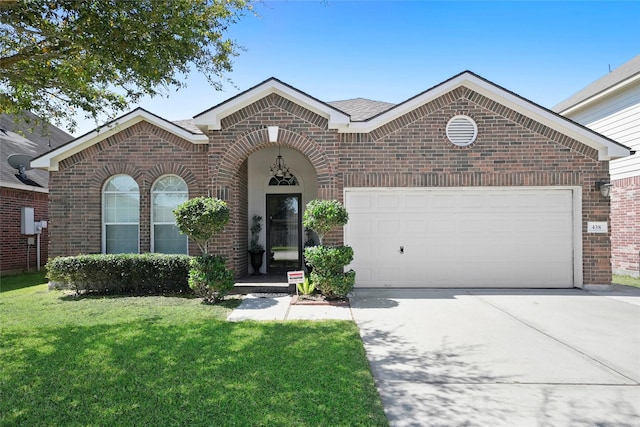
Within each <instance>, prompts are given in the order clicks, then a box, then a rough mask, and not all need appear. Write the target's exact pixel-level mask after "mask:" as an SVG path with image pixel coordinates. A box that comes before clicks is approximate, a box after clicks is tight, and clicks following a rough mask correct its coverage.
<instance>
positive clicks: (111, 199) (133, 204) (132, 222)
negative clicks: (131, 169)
mask: <svg viewBox="0 0 640 427" xmlns="http://www.w3.org/2000/svg"><path fill="white" fill-rule="evenodd" d="M139 221H140V191H139V189H138V184H137V183H136V181H135V180H134V179H133V178H131V177H130V176H128V175H116V176H114V177H112V178H110V179H109V180H108V181H107V183H106V184H105V186H104V189H103V190H102V252H103V253H107V254H117V253H138V252H139V251H140V249H139V248H140V246H139V244H138V241H139V228H140V223H139Z"/></svg>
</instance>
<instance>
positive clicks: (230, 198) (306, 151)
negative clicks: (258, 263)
mask: <svg viewBox="0 0 640 427" xmlns="http://www.w3.org/2000/svg"><path fill="white" fill-rule="evenodd" d="M277 145H282V146H286V147H289V148H293V149H295V150H297V151H299V152H300V153H302V154H303V155H304V156H306V157H307V159H308V160H309V161H310V163H311V164H312V165H313V167H314V168H315V171H316V176H317V177H318V197H320V198H337V196H338V194H337V193H338V191H337V185H336V177H335V174H334V168H333V166H332V165H331V164H330V163H329V161H328V160H327V156H326V154H325V153H324V150H323V149H322V148H321V147H320V146H319V145H318V144H317V143H316V142H315V141H313V140H311V139H309V138H307V137H305V136H303V135H300V134H298V133H295V132H292V131H290V130H287V129H283V128H281V129H280V132H279V135H278V142H277V143H274V142H269V137H268V133H267V128H266V127H265V128H260V129H255V130H253V131H250V132H247V133H245V134H243V135H242V136H240V137H239V138H238V139H236V140H234V141H233V143H232V144H231V145H230V147H229V148H228V150H227V151H226V152H225V154H224V155H223V156H222V157H221V158H220V160H219V161H218V162H215V163H212V164H211V165H210V167H211V169H210V170H211V171H212V173H211V176H212V178H213V179H212V184H213V194H212V195H214V196H215V197H218V198H220V199H223V200H226V201H227V204H228V206H229V210H230V213H231V218H230V221H229V224H227V227H226V228H225V232H224V233H220V234H218V235H217V236H216V237H215V238H214V242H213V247H214V248H215V250H216V253H217V254H219V255H223V256H224V257H225V258H226V259H227V263H228V265H229V266H230V267H231V268H232V269H233V270H234V271H235V274H236V277H242V276H244V275H246V274H248V255H247V249H248V241H247V240H248V239H247V230H248V213H247V180H248V169H247V159H248V158H249V155H251V153H253V152H255V151H258V150H260V149H262V148H265V147H273V146H277Z"/></svg>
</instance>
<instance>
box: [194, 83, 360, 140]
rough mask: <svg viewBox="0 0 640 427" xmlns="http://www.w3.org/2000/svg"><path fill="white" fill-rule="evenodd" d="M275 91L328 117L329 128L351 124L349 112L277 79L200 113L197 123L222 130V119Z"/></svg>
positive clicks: (200, 126) (339, 127)
mask: <svg viewBox="0 0 640 427" xmlns="http://www.w3.org/2000/svg"><path fill="white" fill-rule="evenodd" d="M272 93H275V94H277V95H279V96H281V97H283V98H285V99H288V100H289V101H291V102H294V103H296V104H298V105H300V106H302V107H304V108H306V109H308V110H310V111H313V112H314V113H316V114H318V115H320V116H322V117H324V118H326V119H327V120H328V121H329V124H328V126H329V129H344V128H346V127H347V126H349V123H350V121H351V118H350V117H349V115H348V114H345V113H343V112H342V111H340V110H337V109H335V108H333V107H331V106H330V105H327V104H325V103H324V102H322V101H319V100H317V99H315V98H313V97H311V96H309V95H307V94H305V93H303V92H300V91H298V90H296V89H294V88H292V87H291V86H288V85H285V84H283V83H282V82H280V81H278V80H276V79H273V78H271V79H269V80H267V81H265V82H264V83H262V84H259V85H258V86H256V87H254V88H253V89H249V90H247V91H246V92H243V93H241V94H239V95H237V96H236V97H234V98H231V99H230V100H228V101H225V102H223V103H222V104H219V105H217V106H216V107H213V108H211V109H210V110H208V111H205V112H203V113H200V114H199V115H197V116H195V117H194V119H193V120H194V122H195V125H196V126H198V127H199V128H200V129H203V130H204V129H208V130H220V129H222V126H221V121H222V119H224V118H225V117H228V116H230V115H231V114H233V113H235V112H237V111H239V110H241V109H243V108H245V107H247V106H249V105H251V104H253V103H254V102H256V101H258V100H260V99H262V98H264V97H265V96H268V95H271V94H272Z"/></svg>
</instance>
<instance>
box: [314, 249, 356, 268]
mask: <svg viewBox="0 0 640 427" xmlns="http://www.w3.org/2000/svg"><path fill="white" fill-rule="evenodd" d="M304 256H305V258H306V259H307V262H308V263H309V264H311V266H312V267H313V271H315V272H316V273H318V274H337V273H342V272H344V266H345V265H347V264H349V263H350V262H351V261H353V249H352V248H351V246H337V247H328V246H311V247H308V248H305V250H304Z"/></svg>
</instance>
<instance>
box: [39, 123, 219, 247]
mask: <svg viewBox="0 0 640 427" xmlns="http://www.w3.org/2000/svg"><path fill="white" fill-rule="evenodd" d="M206 153H207V145H206V144H205V145H194V144H192V143H190V142H187V141H184V140H182V139H180V138H178V137H176V136H174V135H172V134H169V133H168V132H166V131H164V130H162V129H159V128H156V127H155V126H152V125H150V124H148V123H146V122H142V123H138V124H136V125H134V126H132V127H131V128H129V129H126V130H125V131H123V132H121V133H119V134H116V135H114V136H112V137H110V138H107V139H106V140H104V141H101V142H100V143H99V144H96V145H94V146H92V147H90V148H89V149H87V150H85V151H83V152H81V153H78V154H76V155H74V156H71V157H70V158H68V159H65V160H64V161H63V162H61V164H60V171H59V172H52V173H51V174H50V183H49V188H50V191H49V203H50V210H49V212H50V216H51V222H52V224H51V229H50V236H51V247H50V252H51V256H58V255H77V254H80V253H84V254H88V253H100V252H102V188H103V186H104V184H105V182H106V181H107V179H109V178H110V177H111V176H113V175H116V174H127V175H130V176H131V177H133V179H135V180H136V182H137V183H138V187H139V190H140V252H149V250H150V248H151V240H150V239H151V222H150V221H151V220H150V212H151V206H150V203H151V186H152V185H153V183H154V181H155V180H156V179H158V178H159V177H161V176H162V175H166V174H175V175H178V176H180V177H181V178H182V179H184V180H185V182H186V183H187V185H188V187H189V197H197V196H206V195H207V181H208V180H207V175H208V173H207V156H206ZM189 250H190V251H191V253H197V246H195V245H194V244H192V245H190V247H189Z"/></svg>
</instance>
